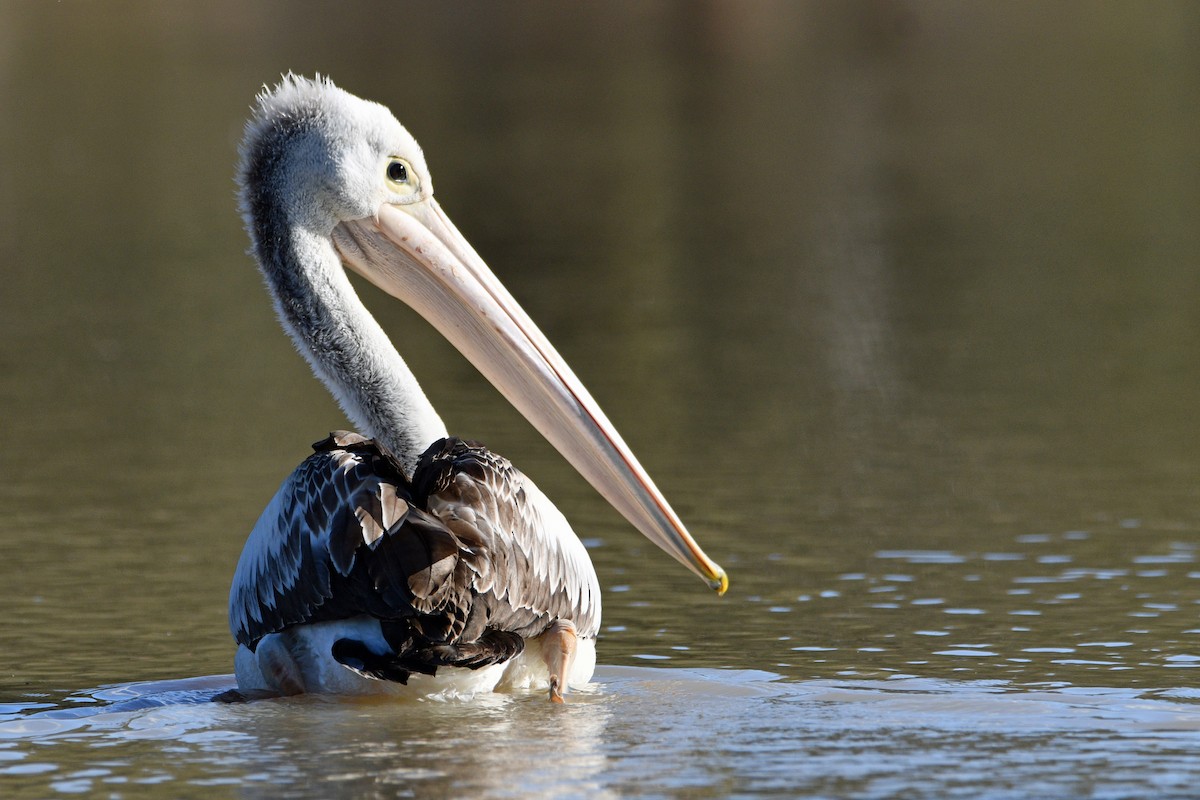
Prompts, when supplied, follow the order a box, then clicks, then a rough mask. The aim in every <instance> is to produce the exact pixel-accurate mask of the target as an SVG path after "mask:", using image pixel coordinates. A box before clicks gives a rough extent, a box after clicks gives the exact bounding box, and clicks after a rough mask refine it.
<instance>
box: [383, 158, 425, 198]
mask: <svg viewBox="0 0 1200 800" xmlns="http://www.w3.org/2000/svg"><path fill="white" fill-rule="evenodd" d="M384 174H385V175H387V183H388V191H390V192H392V193H393V194H399V195H405V196H406V197H408V198H410V200H411V199H415V197H416V195H417V192H418V191H419V190H420V187H419V186H417V173H415V172H413V168H412V165H411V164H409V163H408V162H407V161H405V160H404V159H403V158H400V157H399V156H392V157H391V158H389V159H388V162H387V168H386V169H385V170H384Z"/></svg>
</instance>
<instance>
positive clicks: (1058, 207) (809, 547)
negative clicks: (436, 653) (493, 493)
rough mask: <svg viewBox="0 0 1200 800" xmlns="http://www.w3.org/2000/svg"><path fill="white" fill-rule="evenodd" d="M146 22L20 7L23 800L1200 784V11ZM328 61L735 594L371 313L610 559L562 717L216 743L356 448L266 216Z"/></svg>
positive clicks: (435, 716)
mask: <svg viewBox="0 0 1200 800" xmlns="http://www.w3.org/2000/svg"><path fill="white" fill-rule="evenodd" d="M111 8H112V7H111V6H105V7H103V8H102V7H100V6H96V7H95V8H93V7H92V6H91V5H84V4H75V3H62V4H44V3H35V2H27V3H21V2H9V3H2V4H0V16H2V18H3V24H0V91H2V92H3V95H4V96H5V97H6V98H8V99H9V103H8V107H9V108H10V109H11V111H10V113H7V114H5V115H2V116H0V145H3V150H4V152H5V153H6V154H8V155H7V157H6V158H4V159H0V219H3V220H4V221H3V222H2V223H0V248H2V252H3V253H4V254H5V258H4V261H3V263H4V266H3V270H4V272H3V274H4V277H5V279H6V281H5V284H6V285H5V289H4V291H3V292H2V293H0V433H3V435H4V437H5V441H6V443H7V444H6V446H5V447H4V448H2V449H0V476H3V481H0V564H3V565H4V566H3V567H0V576H2V577H3V579H2V580H0V608H3V609H4V612H5V613H4V615H3V620H2V621H0V793H3V794H4V795H5V796H6V797H8V796H12V797H53V796H61V795H68V794H80V793H83V794H88V795H97V796H118V797H133V796H137V797H141V796H145V797H187V796H214V795H215V796H222V795H249V796H264V797H280V796H321V797H328V796H339V795H346V796H363V795H367V796H372V795H379V796H405V795H406V794H407V795H411V796H418V797H425V796H450V795H458V794H462V793H464V792H472V793H474V794H477V795H480V796H485V797H488V796H497V797H507V796H537V795H542V796H572V795H573V796H598V797H603V796H607V795H612V796H645V797H726V796H762V795H771V794H775V795H780V796H811V797H864V798H865V797H898V796H903V797H915V796H930V797H954V796H970V797H1026V796H1095V797H1139V796H1170V795H1177V796H1188V795H1189V794H1192V791H1191V789H1192V787H1193V786H1194V785H1195V783H1196V781H1197V778H1198V777H1200V776H1198V775H1197V772H1198V769H1197V767H1196V766H1194V765H1195V763H1196V761H1197V759H1196V758H1195V755H1196V752H1197V749H1198V748H1200V735H1198V734H1197V731H1196V728H1197V721H1198V720H1200V713H1198V712H1200V709H1197V707H1196V701H1197V690H1196V689H1195V688H1194V686H1195V684H1196V678H1195V676H1196V675H1197V674H1198V673H1196V672H1195V671H1194V670H1195V669H1196V668H1197V666H1200V620H1197V616H1196V610H1197V601H1198V600H1200V557H1198V553H1197V547H1200V539H1198V537H1197V535H1196V532H1197V529H1198V528H1200V488H1198V487H1200V458H1198V457H1197V453H1200V422H1198V421H1197V416H1196V414H1195V409H1196V408H1197V407H1200V365H1198V364H1197V360H1196V358H1195V354H1196V352H1197V347H1198V345H1200V315H1198V314H1197V310H1196V309H1197V306H1196V303H1195V297H1196V295H1197V289H1200V271H1198V270H1197V265H1196V257H1195V253H1196V252H1198V251H1200V228H1198V227H1197V225H1196V223H1195V220H1196V219H1198V218H1200V214H1198V212H1200V174H1198V171H1197V166H1196V165H1197V164H1200V158H1198V155H1200V154H1198V152H1197V150H1198V144H1197V139H1196V136H1195V131H1196V130H1197V129H1200V79H1198V78H1197V75H1200V72H1198V71H1197V69H1196V63H1195V57H1194V47H1192V43H1193V42H1194V40H1195V33H1196V31H1197V27H1198V26H1200V13H1198V12H1197V11H1196V10H1195V8H1193V7H1192V6H1191V5H1187V4H1159V5H1156V6H1154V8H1153V10H1147V9H1143V8H1141V7H1139V6H1134V5H1130V6H1128V7H1123V6H1120V5H1109V6H1103V7H1095V6H1093V5H1091V4H1081V5H1078V6H1074V5H1071V4H1055V5H1053V6H1046V7H1041V6H1029V7H1024V6H1021V7H1014V6H1010V5H1007V4H996V5H994V6H984V5H980V4H973V5H972V6H970V7H961V6H956V5H941V4H926V3H909V4H900V3H881V4H876V3H839V4H822V3H814V4H806V3H779V4H772V3H760V4H753V5H749V6H747V5H745V4H732V3H730V4H725V3H712V4H706V5H696V4H692V3H684V4H678V5H676V4H663V5H657V6H650V7H648V6H645V5H644V4H629V5H620V4H617V5H611V4H606V5H604V6H596V7H594V8H587V7H585V8H582V9H577V8H567V7H564V8H557V7H554V6H542V5H521V6H508V7H506V8H504V9H500V8H493V7H492V6H491V5H489V4H479V5H467V6H461V7H456V8H454V9H452V10H441V9H439V8H437V7H435V6H429V7H409V6H406V7H402V8H399V9H397V8H394V7H392V6H390V5H389V6H387V7H386V8H384V7H380V6H375V5H372V4H365V3H364V4H343V5H342V6H340V7H339V8H338V9H337V10H327V9H325V8H323V7H321V6H318V5H315V4H314V5H303V4H260V5H256V6H255V7H254V8H252V9H249V10H247V9H243V8H241V7H240V5H237V4H230V5H229V6H228V7H227V8H223V9H221V8H218V9H212V8H211V7H205V8H204V9H201V8H195V9H184V8H175V7H171V8H169V9H168V8H166V7H161V6H160V5H158V4H152V3H127V4H123V5H122V6H121V7H120V9H119V12H120V13H117V12H116V11H113V10H110V9H111ZM287 69H295V70H297V71H301V72H305V73H309V74H311V73H313V72H315V71H318V70H319V71H321V72H328V73H329V74H331V75H332V76H333V77H334V78H335V79H336V80H337V81H339V82H340V83H342V84H343V85H345V86H346V88H348V89H350V90H352V91H355V92H356V93H359V94H362V95H364V96H368V97H372V98H375V99H378V100H380V101H382V102H385V103H386V104H388V105H389V106H390V107H392V108H393V109H394V110H395V111H396V112H397V114H398V115H399V116H400V118H401V119H402V120H403V121H405V122H406V123H407V124H408V125H409V127H410V128H411V129H412V130H413V132H414V133H415V135H416V136H417V138H418V139H419V140H420V141H421V142H422V143H423V144H424V147H425V150H426V154H427V156H428V157H429V160H430V163H431V166H432V169H433V171H434V174H435V175H436V180H437V190H438V196H439V199H440V201H441V203H442V205H443V207H444V208H445V209H446V210H447V212H448V213H449V214H450V216H451V217H452V218H453V219H454V220H455V222H456V223H457V224H458V226H459V227H460V228H461V229H462V230H463V232H464V234H465V235H466V236H467V237H468V238H469V239H470V240H471V241H472V242H473V243H474V244H475V246H476V248H477V249H478V250H479V251H480V252H481V253H482V254H483V255H484V257H485V258H486V259H487V260H488V261H489V263H490V264H491V266H492V267H493V269H494V270H495V271H496V272H497V274H499V275H500V276H501V277H502V278H503V279H504V280H505V282H506V283H507V284H508V286H509V287H510V289H511V290H512V291H513V293H514V295H516V296H517V297H518V298H519V299H520V300H521V302H522V303H523V305H524V306H525V307H526V309H527V310H528V311H529V312H530V314H531V315H532V316H533V317H534V318H535V319H536V320H537V321H538V322H539V324H540V325H541V326H542V327H543V329H544V330H545V331H546V332H547V334H548V335H549V337H550V338H551V340H552V341H554V342H555V344H556V345H557V346H558V347H559V349H560V350H561V351H562V353H563V354H564V356H565V357H566V358H567V360H568V361H569V362H570V363H571V364H572V365H573V366H574V367H575V370H576V372H577V373H578V374H579V375H580V377H581V378H582V379H583V380H584V382H585V383H586V384H587V385H588V386H589V388H590V389H591V390H592V392H593V393H594V394H595V396H596V397H597V399H598V400H599V401H600V402H601V404H602V405H603V406H604V408H605V409H606V411H607V412H608V414H609V416H610V417H611V418H612V419H613V420H614V421H615V422H616V424H617V426H618V427H619V428H620V429H621V431H622V433H623V435H624V436H625V438H626V439H627V440H628V441H629V443H630V444H631V445H632V447H633V449H634V450H635V452H637V453H638V454H639V457H640V458H641V460H642V461H643V463H644V464H645V465H646V467H647V468H648V469H649V471H650V472H651V474H652V475H654V476H655V478H656V480H657V481H658V483H659V485H660V486H661V488H662V489H663V490H664V492H665V493H666V495H667V496H668V497H669V498H670V499H671V500H672V502H673V504H674V505H675V507H676V508H677V510H678V511H679V512H680V514H681V515H682V516H683V518H684V519H685V520H686V521H687V522H688V523H689V526H690V528H691V529H692V530H693V532H694V533H695V534H696V536H697V537H698V538H699V539H700V541H701V542H702V543H703V544H704V546H705V548H706V550H707V551H708V552H709V553H710V554H712V555H713V557H714V558H716V559H717V560H718V561H720V562H721V563H722V564H723V565H724V566H725V567H726V568H727V569H728V570H729V572H730V576H731V581H732V585H731V589H730V592H729V594H728V595H727V596H726V597H725V598H716V597H714V596H712V595H711V594H710V593H708V592H707V591H706V590H705V589H704V587H703V586H702V585H701V584H700V583H699V582H697V581H696V580H695V579H694V578H693V577H692V576H690V575H688V574H687V573H685V572H684V571H683V570H681V569H679V568H677V567H676V566H675V565H674V564H673V562H671V561H669V560H668V559H667V558H666V557H665V556H663V555H661V554H659V553H658V552H657V551H656V550H655V549H654V548H653V547H652V546H650V545H648V544H645V543H644V542H643V541H641V540H640V538H639V537H638V536H637V534H636V533H634V532H633V531H631V530H630V529H628V528H627V526H625V524H624V523H623V522H622V521H621V520H620V518H619V517H617V515H616V514H615V513H614V512H612V511H611V510H609V509H608V508H607V507H606V506H605V505H604V503H603V501H602V500H600V499H599V498H598V497H596V496H595V495H594V493H593V492H592V491H591V490H590V489H589V488H588V487H587V486H586V485H585V484H584V483H583V482H582V481H581V480H580V479H579V478H578V477H577V476H575V475H574V474H572V473H571V471H570V470H569V468H568V467H567V466H566V465H565V464H564V462H562V461H561V459H559V458H558V456H557V455H555V454H554V453H553V451H552V450H551V449H550V448H549V447H548V446H547V445H545V444H544V443H543V442H541V441H540V440H538V438H537V437H536V434H534V433H533V431H532V430H531V429H529V427H528V426H527V425H526V424H525V423H524V422H523V421H522V420H521V419H520V418H519V417H518V416H517V415H516V414H515V413H514V412H512V411H511V410H509V409H508V408H507V407H506V406H505V405H504V403H503V401H502V400H501V399H500V398H499V396H498V395H496V393H495V392H494V391H492V390H491V389H490V388H489V387H488V386H487V385H486V384H485V383H484V382H483V381H482V379H480V378H479V377H478V376H477V375H475V374H474V373H473V371H472V370H471V368H470V366H469V365H467V364H466V363H465V362H463V361H462V360H461V359H460V358H458V357H457V356H456V355H455V354H454V353H453V351H452V350H451V349H450V348H449V347H448V346H447V345H445V344H444V343H443V342H441V341H440V340H439V339H438V338H437V337H436V335H434V334H432V333H431V332H430V331H428V330H427V328H426V327H425V326H424V324H423V323H421V322H420V321H419V320H417V319H414V318H413V316H412V315H411V314H409V313H408V312H407V311H406V310H404V309H399V308H393V306H394V304H393V303H390V302H389V301H387V300H386V298H383V297H380V296H379V295H378V293H374V292H372V291H370V290H364V296H365V297H366V298H367V300H368V303H369V305H371V307H372V308H373V310H375V311H376V313H377V315H378V316H379V317H380V319H381V321H382V322H383V323H384V325H385V327H386V328H387V329H388V330H389V331H390V332H391V333H392V335H393V338H394V340H395V341H396V342H397V343H398V345H399V346H400V348H401V350H402V352H403V353H404V354H405V356H406V358H408V360H409V361H410V363H411V365H412V366H413V369H414V371H415V372H416V373H417V374H418V375H419V376H421V377H422V379H423V380H424V382H425V385H426V387H427V389H428V391H429V393H430V395H431V397H432V398H433V400H434V402H435V404H436V405H437V406H438V408H439V409H440V410H441V411H442V413H443V416H444V418H445V419H447V421H448V422H449V423H450V426H451V428H452V430H454V431H455V432H456V433H459V434H462V435H466V436H471V437H475V438H479V439H482V440H484V441H486V442H488V444H489V445H491V446H492V447H493V448H494V449H496V450H497V451H499V452H502V453H504V454H505V455H507V456H509V457H510V458H512V459H513V460H514V461H515V462H516V463H517V464H518V465H520V466H521V467H522V468H523V469H524V470H525V471H526V472H528V473H529V474H531V475H532V476H533V477H534V479H535V480H536V481H537V482H538V484H539V486H541V487H542V488H543V490H545V491H546V492H547V494H549V495H550V496H551V497H553V498H554V499H555V501H556V502H557V504H558V505H559V506H560V508H562V509H563V510H564V512H565V513H566V514H567V516H568V517H569V518H570V519H571V520H572V521H573V522H574V524H575V526H576V529H577V530H578V531H579V532H580V534H581V535H582V536H583V537H584V538H585V539H586V540H587V542H588V544H589V546H590V547H591V549H592V555H593V559H594V560H595V563H596V567H597V572H598V574H599V576H600V580H601V582H602V584H603V585H604V587H605V597H604V601H605V619H604V629H603V636H602V640H601V642H600V661H601V666H600V668H599V670H598V672H597V679H596V683H595V685H594V686H593V687H591V688H590V689H589V690H588V691H586V692H581V693H579V694H577V695H575V696H573V698H572V700H574V702H573V703H571V704H569V705H567V706H566V707H565V708H562V709H558V708H551V707H550V705H549V704H548V703H545V702H544V701H543V699H542V698H541V697H540V696H532V695H524V694H518V695H512V696H510V695H501V696H497V697H495V698H489V699H487V700H486V701H483V702H476V703H473V704H469V705H468V704H462V703H457V704H455V703H416V704H408V705H401V706H397V705H395V704H363V703H356V702H345V701H330V700H326V699H320V698H300V699H296V700H287V701H278V702H268V703H258V704H249V705H242V706H229V705H223V704H215V703H211V702H208V698H209V697H211V696H212V695H213V694H215V693H216V692H218V691H220V689H221V688H223V687H225V686H227V685H228V678H227V677H222V676H224V675H225V674H226V673H228V671H229V670H230V668H231V665H230V656H231V647H230V641H229V634H228V631H227V630H226V626H225V621H224V616H225V598H226V592H227V590H228V582H229V577H230V574H231V572H232V566H233V564H234V563H235V561H236V559H237V554H238V552H239V550H240V548H241V543H242V541H243V539H244V537H245V534H246V531H247V530H248V529H249V527H250V525H251V524H252V523H253V520H254V519H255V517H256V516H257V514H258V512H259V510H260V509H261V507H262V505H263V504H264V502H265V501H266V499H267V498H268V497H269V496H270V495H271V493H272V492H273V490H274V488H275V486H276V485H277V484H278V482H279V480H281V479H282V477H283V476H284V475H285V474H286V473H287V471H288V470H290V469H291V468H292V467H293V466H294V465H295V464H296V463H297V462H298V461H299V460H300V459H301V458H302V457H303V456H304V453H305V451H306V447H307V443H308V442H310V441H315V440H316V439H318V438H320V437H322V436H323V435H324V433H325V432H326V431H328V430H329V429H331V428H337V427H341V426H343V425H344V424H345V423H344V421H343V420H342V417H341V416H340V413H339V412H338V411H337V409H336V408H335V407H334V405H333V403H332V402H331V401H330V400H329V399H328V398H327V397H326V396H325V393H324V391H323V390H322V388H321V387H320V386H319V384H317V383H316V382H315V381H314V380H313V379H312V378H311V376H310V375H309V374H308V372H307V370H306V369H305V367H304V365H303V364H302V362H301V361H300V359H298V358H297V357H296V356H295V354H294V353H293V352H292V351H291V348H290V345H289V344H288V342H287V340H286V339H285V338H284V336H283V335H282V334H281V333H280V332H279V331H278V330H277V328H276V325H275V323H274V320H273V319H272V316H271V312H270V309H269V307H268V303H267V302H266V299H265V296H264V293H263V291H262V289H261V286H260V284H259V280H258V277H257V275H256V273H255V271H254V269H253V267H252V265H251V264H250V262H249V260H248V259H247V257H246V256H245V254H244V250H245V247H246V241H245V237H244V234H243V233H242V231H241V230H240V223H239V220H238V219H237V216H236V213H235V211H234V204H233V187H232V184H231V175H232V164H233V161H234V157H235V147H236V142H237V140H238V138H239V136H240V126H241V121H242V120H243V119H244V117H245V114H246V110H247V108H248V105H249V102H250V98H251V96H252V94H253V92H254V91H255V89H256V88H257V87H258V86H259V85H260V84H261V83H263V82H267V81H271V80H273V79H274V77H275V76H276V75H277V74H279V73H280V72H282V71H284V70H287ZM205 676H214V677H205Z"/></svg>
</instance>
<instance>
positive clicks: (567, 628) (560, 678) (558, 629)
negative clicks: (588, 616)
mask: <svg viewBox="0 0 1200 800" xmlns="http://www.w3.org/2000/svg"><path fill="white" fill-rule="evenodd" d="M576 642H577V638H576V636H575V624H574V623H572V622H568V621H567V620H559V621H557V622H555V623H554V624H553V625H551V626H550V627H549V629H547V631H546V632H545V633H544V634H542V660H543V661H545V662H546V669H547V670H549V672H550V702H552V703H561V702H563V695H564V694H565V693H566V691H567V678H568V676H570V674H571V665H572V664H574V663H575V645H576Z"/></svg>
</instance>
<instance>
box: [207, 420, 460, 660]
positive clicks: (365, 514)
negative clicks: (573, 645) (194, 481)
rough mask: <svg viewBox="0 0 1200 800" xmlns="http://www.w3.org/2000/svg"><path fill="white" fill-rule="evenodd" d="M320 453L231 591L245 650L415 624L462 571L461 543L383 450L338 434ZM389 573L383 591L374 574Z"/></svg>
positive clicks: (265, 523) (253, 536) (291, 487)
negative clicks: (284, 638)
mask: <svg viewBox="0 0 1200 800" xmlns="http://www.w3.org/2000/svg"><path fill="white" fill-rule="evenodd" d="M313 448H314V450H315V451H316V452H315V453H314V454H313V455H312V456H310V457H309V458H308V459H307V460H305V461H304V463H303V464H301V465H300V466H299V467H298V468H297V469H296V471H295V472H293V473H292V474H291V475H290V476H289V477H288V478H287V480H285V481H284V482H283V485H282V486H280V488H279V491H278V492H276V494H275V497H274V498H273V499H272V500H271V502H270V503H269V504H268V505H267V507H266V509H265V510H264V511H263V513H262V516H261V517H259V520H258V522H257V524H255V526H254V530H253V531H251V533H250V536H249V538H248V539H247V540H246V545H245V547H244V548H243V550H242V556H241V558H240V560H239V561H238V566H237V571H236V573H235V574H234V579H233V585H232V587H231V588H230V591H229V626H230V629H231V630H232V631H233V635H234V638H235V639H236V640H237V641H238V643H239V644H252V643H254V642H256V641H258V640H259V639H260V638H262V637H263V636H265V635H267V634H268V633H274V632H277V631H280V630H283V629H284V628H286V627H288V626H290V625H296V624H300V623H306V622H318V621H321V620H329V619H344V618H349V617H353V616H358V615H361V614H370V615H372V616H376V617H379V618H382V619H389V618H405V617H410V616H412V615H413V614H414V613H415V611H414V609H413V606H412V604H413V601H414V599H416V598H418V597H419V596H421V595H427V594H429V593H430V592H431V590H436V587H438V586H440V585H441V584H442V583H444V580H445V577H446V573H448V572H452V571H453V569H454V566H455V562H456V560H457V555H458V546H457V543H456V541H455V539H454V537H453V535H451V534H450V533H449V532H448V531H447V530H446V529H445V526H443V525H441V524H440V523H438V522H437V521H436V520H434V519H432V518H431V517H429V516H428V515H426V514H423V513H421V512H420V511H419V510H418V509H416V508H414V507H413V506H412V504H411V502H409V500H410V494H409V488H408V481H407V480H406V479H405V477H404V474H403V473H402V472H401V471H400V469H399V467H398V466H396V464H395V463H394V462H393V461H392V460H391V458H390V457H388V455H387V454H386V453H384V452H382V451H381V450H380V449H379V448H378V447H377V446H376V445H375V443H374V442H372V441H371V440H369V439H366V438H364V437H362V436H359V435H358V434H352V433H346V432H338V433H335V434H332V435H330V437H329V438H328V439H326V440H324V441H323V442H318V443H317V444H316V445H314V446H313ZM385 544H386V546H381V545H385ZM381 550H382V552H380V551H381ZM379 562H383V563H384V564H386V567H387V568H386V569H381V568H380V563H379ZM372 567H375V569H372ZM389 571H390V573H391V575H392V578H391V579H387V578H388V576H387V575H384V576H383V578H385V579H384V580H382V581H381V582H380V583H378V584H376V583H375V580H373V576H372V574H371V573H372V572H374V573H380V572H389ZM434 593H436V591H434Z"/></svg>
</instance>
